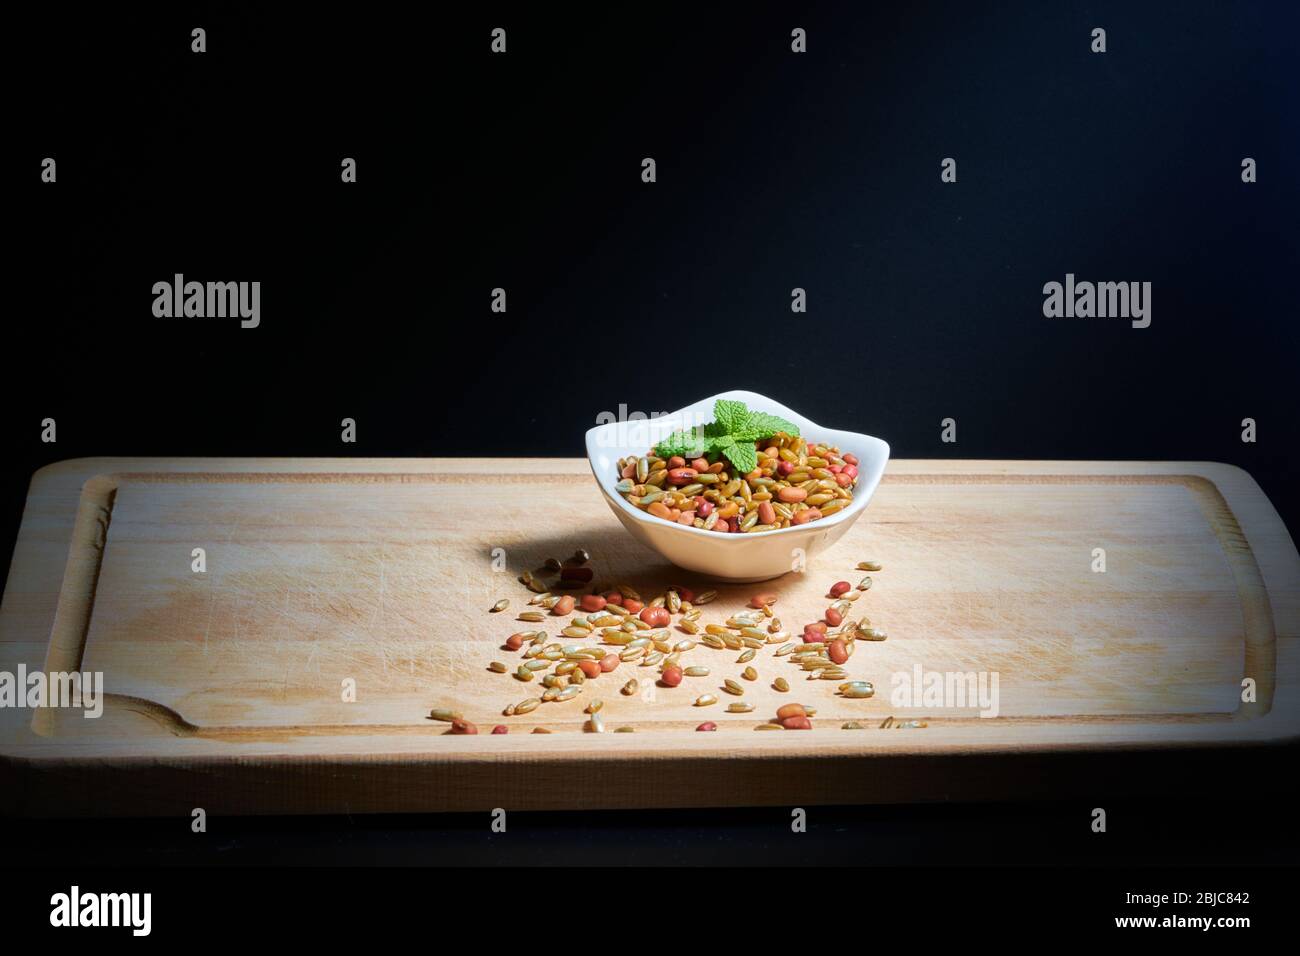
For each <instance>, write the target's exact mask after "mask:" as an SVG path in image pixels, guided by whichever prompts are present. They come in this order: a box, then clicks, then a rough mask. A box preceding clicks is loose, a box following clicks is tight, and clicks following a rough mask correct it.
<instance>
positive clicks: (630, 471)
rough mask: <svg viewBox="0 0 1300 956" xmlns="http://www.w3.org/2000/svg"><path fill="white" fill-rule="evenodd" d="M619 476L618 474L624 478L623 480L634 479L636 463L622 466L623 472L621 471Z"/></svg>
mask: <svg viewBox="0 0 1300 956" xmlns="http://www.w3.org/2000/svg"><path fill="white" fill-rule="evenodd" d="M619 474H620V475H621V476H622V477H624V478H635V477H636V462H632V464H630V465H624V466H623V470H622V471H621V472H619Z"/></svg>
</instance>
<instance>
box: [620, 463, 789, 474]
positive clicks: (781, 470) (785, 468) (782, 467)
mask: <svg viewBox="0 0 1300 956" xmlns="http://www.w3.org/2000/svg"><path fill="white" fill-rule="evenodd" d="M792 471H794V463H793V462H789V461H786V460H785V459H784V458H782V459H781V460H780V461H778V462H777V463H776V473H777V474H778V475H780V476H781V477H782V478H784V477H785V476H786V475H788V474H790V472H792ZM623 477H624V478H626V477H628V476H627V475H624V476H623Z"/></svg>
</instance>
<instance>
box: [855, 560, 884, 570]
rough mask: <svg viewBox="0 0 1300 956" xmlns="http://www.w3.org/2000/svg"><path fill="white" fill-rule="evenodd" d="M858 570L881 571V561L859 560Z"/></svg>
mask: <svg viewBox="0 0 1300 956" xmlns="http://www.w3.org/2000/svg"><path fill="white" fill-rule="evenodd" d="M858 570H859V571H879V570H880V563H879V562H878V561H859V562H858Z"/></svg>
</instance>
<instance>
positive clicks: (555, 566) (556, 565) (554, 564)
mask: <svg viewBox="0 0 1300 956" xmlns="http://www.w3.org/2000/svg"><path fill="white" fill-rule="evenodd" d="M631 490H632V489H631V488H628V491H631ZM545 567H546V570H547V571H554V572H556V573H557V574H558V573H559V570H560V568H561V567H562V565H561V564H560V562H559V559H558V558H547V559H546V565H545Z"/></svg>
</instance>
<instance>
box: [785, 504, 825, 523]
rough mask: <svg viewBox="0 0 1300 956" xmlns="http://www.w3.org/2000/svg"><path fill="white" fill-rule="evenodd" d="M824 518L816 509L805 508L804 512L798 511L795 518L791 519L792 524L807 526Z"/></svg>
mask: <svg viewBox="0 0 1300 956" xmlns="http://www.w3.org/2000/svg"><path fill="white" fill-rule="evenodd" d="M821 516H822V513H821V511H819V510H818V509H816V508H805V509H804V510H803V511H796V512H795V513H794V517H793V518H791V519H790V523H791V524H807V523H808V522H809V521H816V520H817V519H818V518H820V517H821Z"/></svg>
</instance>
